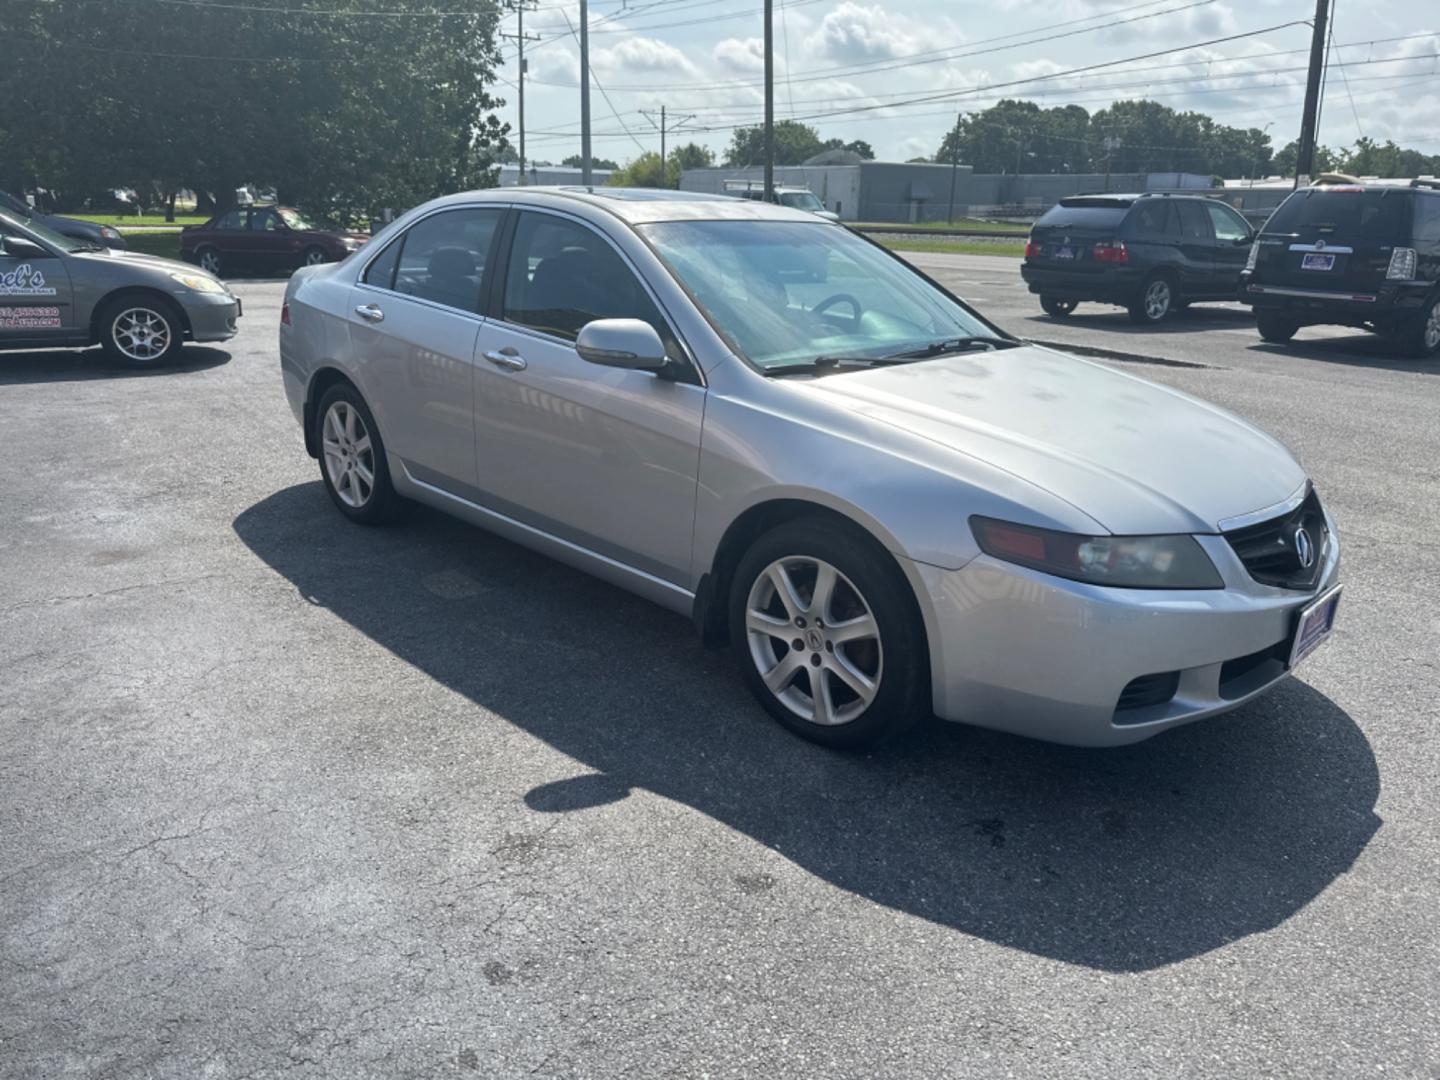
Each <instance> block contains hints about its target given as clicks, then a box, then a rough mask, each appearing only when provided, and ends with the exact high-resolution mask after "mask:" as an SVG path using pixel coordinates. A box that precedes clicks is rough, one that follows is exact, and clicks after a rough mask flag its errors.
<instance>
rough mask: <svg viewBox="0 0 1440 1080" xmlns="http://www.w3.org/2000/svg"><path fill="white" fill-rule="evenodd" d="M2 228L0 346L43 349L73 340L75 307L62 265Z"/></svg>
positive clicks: (44, 249)
mask: <svg viewBox="0 0 1440 1080" xmlns="http://www.w3.org/2000/svg"><path fill="white" fill-rule="evenodd" d="M27 241H28V242H29V243H31V244H35V243H36V242H35V241H34V240H33V238H31V237H28V236H22V234H21V233H20V232H19V231H18V230H14V229H11V228H9V226H6V225H4V224H3V223H0V344H12V345H19V344H25V345H31V344H35V345H44V344H48V343H49V342H52V341H54V342H57V343H58V342H61V341H64V340H66V339H68V338H73V337H74V336H75V335H76V334H77V333H78V332H79V331H78V330H77V328H76V325H75V322H76V320H75V305H74V302H73V297H72V296H71V290H70V274H69V273H68V271H67V270H66V269H65V260H64V259H63V258H62V257H61V256H60V255H59V254H57V253H56V252H54V251H52V250H51V249H50V248H48V247H45V246H43V245H38V244H37V245H36V246H35V247H34V248H32V249H30V250H25V251H21V250H20V247H19V245H20V244H21V243H25V242H27Z"/></svg>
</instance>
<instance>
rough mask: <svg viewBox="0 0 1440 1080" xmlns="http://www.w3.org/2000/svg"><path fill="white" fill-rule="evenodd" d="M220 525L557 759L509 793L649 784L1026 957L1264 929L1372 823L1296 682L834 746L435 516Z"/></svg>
mask: <svg viewBox="0 0 1440 1080" xmlns="http://www.w3.org/2000/svg"><path fill="white" fill-rule="evenodd" d="M234 528H235V531H236V533H237V535H238V536H239V538H240V539H241V540H242V541H243V542H244V543H245V544H246V545H247V546H248V547H249V548H250V549H251V551H253V552H254V553H255V555H256V556H257V557H259V558H260V559H261V560H263V561H264V562H265V563H266V564H268V565H269V566H270V567H271V568H273V569H274V571H275V572H276V573H277V574H279V575H280V576H282V577H283V578H285V579H286V580H288V581H289V582H290V583H291V584H292V585H293V586H294V587H295V589H296V590H297V591H298V593H299V594H300V596H302V597H303V598H304V599H305V600H306V601H307V602H309V603H312V604H317V605H321V606H323V607H325V608H327V609H329V610H330V611H331V612H332V613H334V614H335V615H337V616H339V617H340V618H341V619H343V620H345V621H346V622H347V623H349V624H350V625H351V626H353V627H355V628H356V629H358V630H359V631H361V632H362V633H363V634H365V635H366V636H367V637H369V638H370V639H371V641H373V642H374V643H375V646H376V647H378V648H382V649H385V650H388V651H390V652H392V653H394V654H395V655H396V656H398V657H400V658H401V659H403V660H404V661H406V662H407V663H409V664H413V665H414V666H415V667H416V668H418V669H419V670H420V671H422V672H424V673H425V674H427V675H428V676H429V677H430V678H432V679H434V680H436V681H437V682H439V683H440V684H441V685H442V686H444V687H446V688H447V689H449V690H451V691H453V692H455V693H457V694H460V695H463V696H464V697H465V698H467V699H469V700H470V701H471V702H473V703H474V704H476V705H478V706H482V707H483V708H485V709H487V710H490V711H491V712H493V713H494V714H496V715H498V716H500V717H502V718H504V719H505V720H506V721H508V722H510V723H512V724H515V725H516V726H518V727H519V728H521V729H523V730H524V731H526V732H528V733H530V734H531V735H533V736H535V737H536V738H539V739H543V740H544V741H545V742H547V743H549V744H550V745H551V746H553V747H555V748H556V749H557V750H559V751H561V752H562V753H564V754H566V755H568V756H569V757H571V758H573V759H574V760H575V761H576V763H577V767H576V775H575V776H573V777H571V778H569V779H564V780H560V781H557V782H553V783H548V784H544V785H542V786H540V787H537V788H535V789H533V790H531V791H530V792H529V793H527V794H526V796H525V801H526V803H527V805H528V806H529V807H530V808H531V809H532V810H535V811H537V812H543V813H556V814H559V813H583V812H584V811H585V810H586V809H587V808H589V807H594V806H597V805H601V804H605V803H611V802H615V801H617V800H620V799H624V798H626V797H627V796H628V795H629V793H630V792H632V791H635V790H641V789H643V790H647V791H651V792H654V793H656V794H658V795H661V796H663V797H665V798H667V799H672V800H676V801H679V802H681V803H684V804H686V805H687V806H690V807H693V808H694V809H695V810H697V811H699V812H700V813H703V814H706V815H708V816H710V817H712V818H714V819H715V820H716V821H719V822H722V823H723V824H725V825H726V826H728V827H730V828H732V829H736V830H738V831H740V832H742V833H744V834H745V835H747V836H749V837H751V838H752V839H754V840H755V841H757V842H758V843H760V844H764V845H765V846H766V847H768V848H771V849H773V850H775V851H777V852H779V853H780V854H782V855H784V856H785V857H786V858H788V859H790V860H792V861H793V862H794V863H795V864H796V865H797V866H799V867H801V868H803V869H804V870H806V871H808V872H809V873H811V874H814V875H816V876H818V877H819V878H821V879H823V880H824V881H827V882H829V883H831V884H832V885H834V886H835V887H837V888H840V889H844V890H846V891H847V892H849V893H851V894H853V895H854V896H856V897H860V898H863V899H865V900H868V901H870V902H872V903H875V904H880V905H883V906H885V907H888V908H890V909H893V910H894V911H897V912H901V913H904V914H906V915H910V916H914V917H918V918H923V919H926V920H929V921H931V922H934V923H938V924H941V925H944V926H948V927H952V928H954V929H955V930H957V931H960V932H962V933H965V934H971V935H975V936H977V937H980V938H983V939H985V940H988V941H992V942H995V943H998V944H1002V945H1005V946H1008V947H1011V948H1015V949H1020V950H1023V951H1025V952H1028V953H1033V954H1036V955H1039V956H1044V957H1049V958H1053V959H1056V960H1061V961H1064V962H1067V963H1072V964H1079V965H1084V966H1087V967H1091V968H1097V969H1101V970H1107V971H1143V970H1149V969H1152V968H1156V967H1159V966H1161V965H1164V964H1170V963H1174V962H1176V961H1179V960H1184V959H1186V958H1187V957H1192V956H1196V955H1198V954H1201V953H1204V952H1207V951H1209V950H1212V949H1216V948H1219V947H1221V946H1223V945H1225V944H1227V943H1229V942H1232V941H1234V940H1236V939H1237V938H1243V937H1245V936H1246V935H1249V934H1255V933H1261V932H1263V931H1266V930H1269V929H1271V928H1273V927H1275V926H1277V925H1279V924H1281V923H1283V922H1284V921H1285V920H1287V919H1288V918H1290V917H1291V916H1292V915H1294V914H1295V913H1296V912H1297V911H1299V910H1300V909H1301V908H1303V907H1304V906H1305V905H1306V904H1308V903H1309V902H1310V901H1311V900H1313V899H1314V898H1315V897H1317V896H1318V895H1319V894H1320V893H1321V892H1323V891H1324V890H1325V888H1326V887H1327V886H1328V885H1329V884H1330V883H1331V882H1332V881H1334V880H1335V879H1336V878H1337V877H1338V876H1339V875H1341V874H1343V873H1345V872H1346V871H1347V870H1348V869H1349V868H1350V867H1351V866H1352V864H1353V863H1354V862H1355V859H1356V857H1357V856H1358V855H1359V854H1360V852H1361V851H1362V850H1363V849H1364V848H1365V846H1366V844H1367V843H1368V842H1369V840H1370V838H1371V836H1373V835H1374V833H1375V831H1376V829H1377V828H1378V827H1379V823H1380V822H1379V818H1378V817H1377V816H1376V814H1375V809H1374V807H1375V801H1376V798H1377V796H1378V792H1379V777H1378V773H1377V769H1376V763H1375V759H1374V756H1373V754H1372V752H1371V748H1370V746H1369V744H1368V742H1367V741H1366V739H1365V737H1364V735H1363V734H1362V733H1361V731H1360V730H1359V729H1358V728H1357V727H1356V725H1355V723H1354V722H1353V721H1352V720H1351V719H1350V717H1349V716H1348V715H1346V713H1345V712H1344V711H1343V710H1342V709H1340V708H1339V707H1338V706H1337V705H1336V704H1335V703H1334V702H1332V701H1330V700H1329V699H1328V698H1326V697H1325V696H1324V695H1323V694H1321V693H1319V692H1318V691H1316V690H1314V689H1313V688H1311V687H1309V686H1307V685H1306V684H1305V683H1303V682H1300V681H1298V680H1291V681H1289V682H1287V683H1285V684H1283V685H1281V686H1279V687H1277V688H1276V689H1275V690H1274V691H1273V692H1271V693H1270V694H1269V695H1267V696H1265V697H1264V698H1262V699H1261V700H1260V701H1258V702H1256V703H1252V704H1251V705H1249V706H1247V707H1245V708H1243V709H1241V710H1238V711H1236V712H1235V713H1232V714H1230V715H1229V716H1226V717H1222V718H1217V719H1215V720H1211V721H1207V722H1205V723H1202V724H1197V725H1194V726H1191V727H1186V728H1181V729H1178V730H1176V731H1173V732H1170V733H1168V734H1166V735H1162V736H1160V737H1158V738H1156V739H1154V740H1152V741H1150V742H1147V743H1143V744H1140V745H1138V746H1134V747H1127V748H1123V749H1117V750H1106V751H1094V750H1079V749H1074V748H1067V747H1060V746H1052V745H1047V744H1043V743H1038V742H1033V741H1029V740H1025V739H1020V738H1016V737H1011V736H1006V735H1001V734H998V733H993V732H986V731H982V730H980V729H975V728H968V727H963V726H959V725H949V724H942V723H939V722H936V723H934V724H931V725H929V726H928V727H926V728H925V729H923V730H922V731H921V732H920V733H918V734H916V735H914V736H912V737H910V738H908V739H905V740H902V741H899V742H897V743H895V744H892V745H889V746H886V747H884V748H882V749H880V750H877V751H874V752H872V753H868V754H863V755H856V754H841V753H835V752H830V751H826V750H822V749H820V748H817V747H815V746H812V745H810V744H807V743H804V742H802V741H800V740H798V739H796V738H794V737H792V736H790V735H789V734H788V733H786V732H785V731H784V730H783V729H781V728H780V727H779V726H778V725H776V724H774V723H772V722H771V721H770V720H769V718H768V717H767V716H766V715H765V714H764V713H763V711H762V710H761V709H760V708H759V707H758V706H757V705H755V704H754V703H753V701H752V700H751V698H750V697H749V695H748V693H747V692H746V690H745V689H744V686H743V684H742V681H741V679H740V676H739V673H738V671H737V670H736V668H735V666H734V665H733V663H732V662H731V659H730V657H729V655H728V653H723V652H721V653H716V652H706V651H705V650H703V649H702V648H701V647H700V645H699V644H698V643H697V642H696V640H695V635H694V633H693V632H692V630H691V627H690V625H689V623H688V622H687V621H686V620H685V619H682V618H680V617H678V616H675V615H673V614H670V613H668V612H665V611H663V610H661V609H659V608H656V607H653V606H651V605H649V604H647V603H645V602H644V601H641V600H639V599H636V598H634V597H632V596H630V595H629V594H627V593H624V592H621V591H620V590H618V589H615V588H613V587H611V586H608V585H606V584H604V583H602V582H599V581H597V580H595V579H593V578H590V577H588V576H586V575H584V574H581V573H579V572H576V571H572V570H570V569H568V568H566V567H563V566H561V565H559V564H557V563H554V562H552V561H550V560H548V559H545V558H543V557H541V556H539V555H536V554H533V553H531V552H529V551H528V550H526V549H523V548H520V547H518V546H516V545H514V544H511V543H509V542H507V541H504V540H501V539H499V538H496V537H493V536H491V535H490V534H488V533H485V532H483V531H480V530H477V529H474V528H471V527H469V526H467V525H464V524H461V523H459V522H457V521H454V520H452V519H450V518H447V517H445V516H443V515H441V514H439V513H436V512H433V511H430V510H427V509H419V508H417V509H416V510H415V512H414V513H412V514H411V515H410V517H409V518H408V519H407V520H406V521H405V522H404V523H402V524H400V525H398V526H395V527H392V528H389V529H378V530H377V529H362V528H357V527H354V526H352V525H349V524H348V523H346V522H344V521H343V520H341V519H340V518H339V516H338V515H337V514H336V513H335V511H334V509H333V508H332V507H331V506H330V503H329V500H328V498H327V497H326V495H325V493H324V490H323V488H322V487H321V485H320V484H319V483H318V482H315V483H308V484H301V485H297V486H295V487H291V488H288V489H286V490H283V491H279V492H277V493H275V494H274V495H271V496H269V497H268V498H266V499H264V500H263V501H261V502H259V503H256V504H255V505H253V506H251V507H250V508H248V509H247V510H245V511H244V512H243V513H242V514H240V516H239V517H238V518H237V519H236V520H235V522H234ZM397 722H398V721H397ZM477 739H478V736H477ZM476 782H477V783H483V780H481V779H479V778H478V777H477V781H476ZM737 884H739V885H742V886H744V887H746V888H755V889H759V888H762V887H763V888H770V887H773V885H774V883H773V882H771V883H769V884H766V883H765V882H763V881H749V880H748V879H747V882H740V883H737Z"/></svg>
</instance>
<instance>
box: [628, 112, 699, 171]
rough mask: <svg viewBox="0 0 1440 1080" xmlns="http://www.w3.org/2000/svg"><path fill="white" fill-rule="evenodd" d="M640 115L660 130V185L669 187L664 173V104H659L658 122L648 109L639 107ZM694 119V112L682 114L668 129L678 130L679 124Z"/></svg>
mask: <svg viewBox="0 0 1440 1080" xmlns="http://www.w3.org/2000/svg"><path fill="white" fill-rule="evenodd" d="M640 115H641V116H643V117H645V119H646V120H649V121H650V126H651V127H653V128H656V129H657V130H658V131H659V132H660V186H661V187H662V188H663V187H669V186H670V179H669V176H668V174H667V173H666V170H665V106H664V105H661V106H660V122H659V123H658V124H657V123H656V122H655V114H654V113H652V112H650V111H648V110H646V109H641V110H640ZM694 119H695V114H694V113H690V114H689V115H687V116H682V117H681V118H680V119H679V120H676V121H675V123H674V125H673V126H672V127H671V128H670V130H671V131H675V130H678V129H679V127H680V125H681V124H683V123H685V122H686V121H687V120H694Z"/></svg>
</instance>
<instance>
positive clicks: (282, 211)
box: [275, 206, 316, 232]
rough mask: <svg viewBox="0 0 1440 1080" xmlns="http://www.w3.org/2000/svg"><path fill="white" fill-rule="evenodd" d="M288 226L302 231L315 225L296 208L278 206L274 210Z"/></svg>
mask: <svg viewBox="0 0 1440 1080" xmlns="http://www.w3.org/2000/svg"><path fill="white" fill-rule="evenodd" d="M275 212H276V213H277V214H279V215H280V220H281V221H283V222H284V223H285V224H286V225H287V226H288V227H289V228H292V229H296V230H298V231H302V232H308V231H311V230H313V229H315V228H316V225H315V224H314V223H313V222H312V221H311V220H310V219H309V218H307V217H306V216H305V215H304V214H302V213H300V211H298V210H291V209H290V208H289V207H288V206H282V207H279V208H278V209H277V210H276V211H275Z"/></svg>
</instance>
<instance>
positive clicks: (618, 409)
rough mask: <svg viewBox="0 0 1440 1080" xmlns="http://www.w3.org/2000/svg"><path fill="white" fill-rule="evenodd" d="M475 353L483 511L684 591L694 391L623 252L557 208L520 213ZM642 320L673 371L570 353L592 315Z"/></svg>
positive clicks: (683, 357) (694, 453)
mask: <svg viewBox="0 0 1440 1080" xmlns="http://www.w3.org/2000/svg"><path fill="white" fill-rule="evenodd" d="M504 274H505V277H504V282H503V292H502V295H501V297H500V299H499V305H500V307H499V312H498V314H499V315H500V316H501V317H500V318H498V319H497V318H493V317H492V318H491V319H489V320H487V321H486V323H485V325H484V326H483V327H481V330H480V343H479V347H478V352H479V354H480V356H479V359H478V360H477V363H476V368H475V370H476V393H475V444H476V455H477V458H478V468H477V474H478V478H479V479H478V483H479V486H480V489H481V491H482V492H483V493H484V497H485V501H486V503H487V505H489V506H490V507H491V508H492V509H495V510H497V511H499V512H500V513H503V514H506V515H508V516H510V517H514V518H517V519H519V520H521V521H523V522H525V523H526V524H529V525H531V526H533V527H535V528H538V529H542V530H544V531H546V532H549V533H551V534H553V535H556V536H559V537H561V538H563V539H565V540H568V541H570V542H572V543H575V544H579V545H580V546H582V547H585V548H588V549H590V550H591V551H595V552H598V553H599V554H601V555H604V556H606V557H608V558H612V559H616V560H618V561H620V562H622V563H625V564H626V565H628V566H631V567H635V568H636V569H639V570H643V571H645V572H646V573H649V574H652V575H654V576H656V577H659V578H661V579H663V580H666V581H669V582H671V583H674V584H679V585H681V586H682V587H684V588H689V587H690V582H689V566H690V541H691V530H692V527H693V524H694V519H695V494H696V474H697V467H698V461H699V451H700V429H701V424H702V422H703V419H704V412H705V389H704V387H703V386H702V385H701V384H700V379H699V376H698V375H696V374H695V369H694V367H693V365H692V364H691V361H690V359H689V358H688V355H687V354H686V352H685V350H684V347H683V346H682V345H681V344H680V342H679V339H678V336H677V335H676V334H675V332H674V330H673V329H672V328H671V325H670V323H669V321H668V320H667V319H666V318H665V317H664V315H663V314H662V313H661V311H660V308H659V306H658V305H657V303H656V301H655V300H654V298H653V296H652V295H651V293H650V292H649V290H648V289H647V288H646V287H645V285H644V283H643V281H642V280H641V278H640V276H639V274H638V273H637V272H636V271H635V269H634V267H633V266H632V265H631V264H630V262H629V261H628V260H627V259H626V258H625V257H624V255H622V254H621V253H620V251H619V250H618V249H617V248H616V247H615V246H614V245H613V244H612V243H611V242H610V241H609V240H608V239H606V238H605V237H603V236H602V235H600V233H598V232H597V231H595V230H594V229H592V228H591V227H590V226H589V225H587V224H585V223H583V222H581V221H578V220H576V219H574V218H570V217H567V216H564V215H562V214H559V213H545V212H540V211H526V212H524V213H521V214H519V215H518V217H517V219H516V224H515V229H514V239H513V242H512V243H511V246H510V251H509V258H508V261H507V262H506V268H505V271H504ZM606 318H638V319H643V320H645V321H646V322H649V323H650V324H651V325H652V326H654V327H655V328H656V330H657V331H658V332H659V334H660V337H661V339H662V340H663V341H665V342H666V348H667V351H668V352H669V353H670V356H671V358H672V360H674V361H677V365H676V366H677V369H678V370H679V371H680V373H681V374H680V376H679V377H678V379H671V378H661V377H659V376H657V375H655V374H653V373H651V372H646V371H631V370H625V369H620V368H608V367H600V366H598V365H595V364H590V363H586V362H585V361H584V360H581V359H580V356H579V354H578V353H576V351H575V346H574V342H575V337H576V335H577V334H578V333H579V331H580V328H581V327H582V326H584V325H585V324H586V323H588V322H590V321H592V320H594V319H606Z"/></svg>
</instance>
